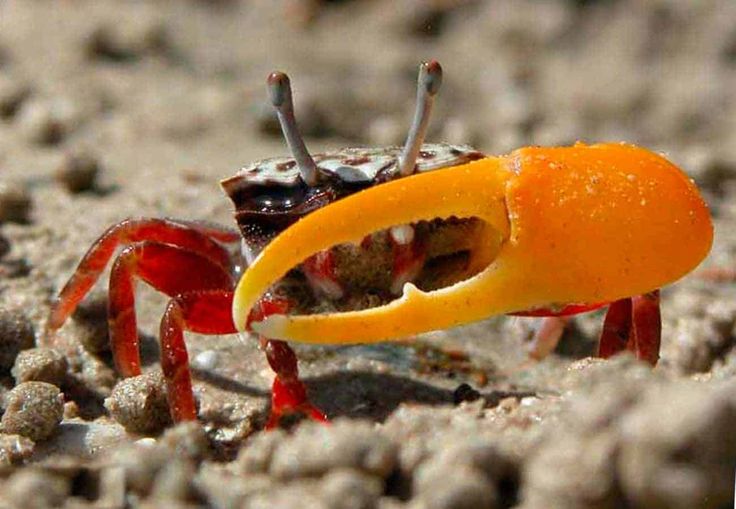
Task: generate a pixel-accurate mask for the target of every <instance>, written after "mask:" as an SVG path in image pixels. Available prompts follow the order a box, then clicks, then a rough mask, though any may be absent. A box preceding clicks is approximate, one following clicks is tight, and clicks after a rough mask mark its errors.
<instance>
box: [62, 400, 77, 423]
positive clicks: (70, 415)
mask: <svg viewBox="0 0 736 509" xmlns="http://www.w3.org/2000/svg"><path fill="white" fill-rule="evenodd" d="M77 417H79V405H77V402H76V401H67V402H66V403H64V419H75V418H77Z"/></svg>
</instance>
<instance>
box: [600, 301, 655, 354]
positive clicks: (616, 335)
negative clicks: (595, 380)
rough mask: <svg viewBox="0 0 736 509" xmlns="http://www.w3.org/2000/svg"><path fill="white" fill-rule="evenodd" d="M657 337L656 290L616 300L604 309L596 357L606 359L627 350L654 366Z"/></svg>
mask: <svg viewBox="0 0 736 509" xmlns="http://www.w3.org/2000/svg"><path fill="white" fill-rule="evenodd" d="M661 334H662V319H661V316H660V312H659V290H655V291H653V292H649V293H645V294H643V295H637V296H635V297H631V298H627V299H621V300H617V301H615V302H613V303H612V304H611V305H610V307H609V308H608V313H607V314H606V319H605V321H604V323H603V332H602V333H601V340H600V343H599V345H598V355H599V356H600V357H603V358H604V359H607V358H609V357H611V356H613V355H615V354H617V353H619V352H622V351H624V350H630V351H633V352H634V353H635V354H636V356H637V358H639V359H641V360H644V361H647V362H648V363H650V364H651V365H652V366H654V365H656V364H657V361H658V360H659V346H660V340H661Z"/></svg>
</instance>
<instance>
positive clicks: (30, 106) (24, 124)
mask: <svg viewBox="0 0 736 509" xmlns="http://www.w3.org/2000/svg"><path fill="white" fill-rule="evenodd" d="M63 113H64V112H63V111H61V110H60V108H59V107H56V106H54V105H53V104H52V103H50V102H49V101H41V100H30V101H27V102H26V103H24V104H23V107H22V108H21V109H20V112H19V113H18V128H19V130H20V132H22V133H23V135H24V136H25V137H26V139H27V140H28V141H30V142H32V143H35V144H38V145H54V144H56V143H59V142H60V141H61V140H62V139H63V138H64V135H65V134H66V133H67V131H68V127H69V126H68V125H67V122H66V121H65V118H64V115H63Z"/></svg>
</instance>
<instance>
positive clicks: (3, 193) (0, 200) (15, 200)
mask: <svg viewBox="0 0 736 509" xmlns="http://www.w3.org/2000/svg"><path fill="white" fill-rule="evenodd" d="M32 205H33V201H32V199H31V194H30V193H29V192H28V189H26V187H25V186H23V185H21V184H19V183H17V182H7V181H0V223H27V222H28V221H29V219H30V213H31V208H32Z"/></svg>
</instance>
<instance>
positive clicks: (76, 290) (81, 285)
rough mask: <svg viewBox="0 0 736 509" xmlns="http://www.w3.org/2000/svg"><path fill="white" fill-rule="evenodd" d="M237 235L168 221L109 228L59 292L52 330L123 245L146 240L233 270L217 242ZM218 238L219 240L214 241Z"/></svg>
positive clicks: (131, 221) (128, 221)
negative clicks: (180, 250)
mask: <svg viewBox="0 0 736 509" xmlns="http://www.w3.org/2000/svg"><path fill="white" fill-rule="evenodd" d="M239 238H240V237H239V235H238V234H237V232H234V231H230V230H226V229H224V228H217V227H215V226H209V225H198V224H196V223H191V224H182V223H177V222H175V221H171V220H168V219H126V220H124V221H122V222H120V223H118V224H116V225H115V226H113V227H111V228H110V229H108V230H107V231H106V232H105V233H104V234H102V236H101V237H100V238H99V239H98V240H97V241H96V242H95V243H94V244H93V245H92V247H91V248H90V249H89V251H87V253H86V254H85V255H84V257H83V258H82V261H81V262H80V263H79V266H78V267H77V269H76V270H75V271H74V274H73V275H72V277H71V278H70V279H69V281H68V282H67V284H66V285H65V286H64V288H63V289H62V290H61V292H60V293H59V296H58V298H57V299H56V301H55V303H54V305H53V307H52V310H51V316H50V317H49V321H48V324H47V329H48V330H49V331H54V330H56V329H58V328H59V327H61V326H62V325H63V324H64V322H65V321H66V319H67V318H69V315H71V314H72V313H73V312H74V309H75V308H76V307H77V305H78V304H79V302H80V301H81V300H82V299H83V298H84V296H85V295H86V294H87V292H89V290H90V289H91V288H92V286H93V285H94V284H95V282H96V281H97V279H98V278H99V277H100V274H101V273H102V271H103V270H104V268H105V266H106V265H107V262H109V261H110V258H111V257H112V255H113V254H114V253H115V250H116V249H117V247H118V246H119V245H121V244H128V243H132V242H139V241H143V240H151V241H157V242H160V243H163V244H170V245H172V246H178V247H182V248H185V249H187V250H189V251H192V252H195V253H198V254H200V255H201V256H203V257H205V258H207V259H209V260H211V261H212V262H213V263H216V264H218V265H220V266H221V267H223V268H225V269H227V270H229V268H230V265H231V260H230V255H229V253H228V251H227V250H226V249H225V248H224V247H223V246H221V245H220V244H218V243H217V242H215V240H217V241H219V242H234V241H236V240H238V239H239ZM213 239H215V240H213Z"/></svg>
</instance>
